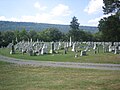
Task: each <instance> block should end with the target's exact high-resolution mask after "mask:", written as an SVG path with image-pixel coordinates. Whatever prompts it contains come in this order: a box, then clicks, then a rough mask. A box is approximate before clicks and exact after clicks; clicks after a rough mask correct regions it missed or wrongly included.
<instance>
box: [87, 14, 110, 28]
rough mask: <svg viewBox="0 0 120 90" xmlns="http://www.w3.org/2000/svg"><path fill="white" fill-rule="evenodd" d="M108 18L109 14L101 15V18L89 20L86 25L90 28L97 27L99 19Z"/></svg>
mask: <svg viewBox="0 0 120 90" xmlns="http://www.w3.org/2000/svg"><path fill="white" fill-rule="evenodd" d="M109 16H111V14H108V15H102V16H100V17H98V18H94V19H91V20H89V21H88V24H89V25H90V26H98V24H99V21H100V19H102V18H103V17H109Z"/></svg>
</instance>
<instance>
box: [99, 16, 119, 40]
mask: <svg viewBox="0 0 120 90" xmlns="http://www.w3.org/2000/svg"><path fill="white" fill-rule="evenodd" d="M98 27H99V30H100V31H102V34H103V35H102V36H103V38H104V40H105V41H119V40H120V20H119V17H118V16H117V15H112V16H110V17H108V18H103V19H101V20H100V21H99V26H98Z"/></svg>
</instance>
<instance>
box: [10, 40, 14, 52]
mask: <svg viewBox="0 0 120 90" xmlns="http://www.w3.org/2000/svg"><path fill="white" fill-rule="evenodd" d="M10 54H15V49H14V42H13V41H12V45H11V51H10Z"/></svg>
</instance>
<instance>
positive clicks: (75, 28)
mask: <svg viewBox="0 0 120 90" xmlns="http://www.w3.org/2000/svg"><path fill="white" fill-rule="evenodd" d="M78 32H79V23H78V19H77V18H76V17H75V16H74V17H73V18H72V21H71V22H70V30H69V35H70V36H71V37H72V39H73V41H78V36H79V33H78Z"/></svg>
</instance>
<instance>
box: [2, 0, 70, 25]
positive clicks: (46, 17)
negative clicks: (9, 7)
mask: <svg viewBox="0 0 120 90" xmlns="http://www.w3.org/2000/svg"><path fill="white" fill-rule="evenodd" d="M34 6H35V7H36V8H38V9H40V8H41V6H40V4H39V3H38V2H37V3H35V5H34ZM44 8H45V7H44ZM44 8H43V9H42V10H44ZM70 14H71V11H70V9H69V7H68V6H66V5H63V4H59V5H57V6H55V7H54V8H53V9H51V10H50V11H49V12H46V13H43V12H40V13H36V14H35V15H23V16H21V17H20V18H16V17H11V18H7V17H5V16H0V20H4V21H16V22H37V23H51V24H66V22H65V21H62V20H60V18H61V17H66V16H68V15H70Z"/></svg>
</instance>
